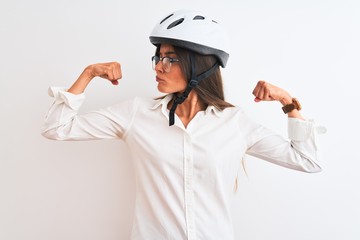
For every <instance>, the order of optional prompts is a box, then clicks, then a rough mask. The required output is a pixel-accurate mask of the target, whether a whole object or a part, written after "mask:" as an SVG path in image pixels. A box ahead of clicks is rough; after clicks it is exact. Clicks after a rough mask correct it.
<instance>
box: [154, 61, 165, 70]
mask: <svg viewBox="0 0 360 240" xmlns="http://www.w3.org/2000/svg"><path fill="white" fill-rule="evenodd" d="M160 64H161V65H160ZM162 64H163V62H162V61H159V62H158V63H157V64H156V65H155V71H156V72H164V68H163V65H162Z"/></svg>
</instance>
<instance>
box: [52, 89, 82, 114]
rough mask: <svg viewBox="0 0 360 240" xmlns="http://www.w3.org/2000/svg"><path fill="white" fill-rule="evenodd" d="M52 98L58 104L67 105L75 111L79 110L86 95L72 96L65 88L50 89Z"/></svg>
mask: <svg viewBox="0 0 360 240" xmlns="http://www.w3.org/2000/svg"><path fill="white" fill-rule="evenodd" d="M48 94H49V96H50V97H53V98H55V101H56V102H57V103H65V104H66V105H67V106H69V107H70V108H71V109H73V110H79V108H80V106H81V105H82V103H83V102H84V100H85V94H84V93H81V94H72V93H69V92H67V89H66V88H64V87H50V88H49V90H48Z"/></svg>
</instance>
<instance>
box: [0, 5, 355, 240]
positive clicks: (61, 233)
mask: <svg viewBox="0 0 360 240" xmlns="http://www.w3.org/2000/svg"><path fill="white" fill-rule="evenodd" d="M183 8H186V9H203V10H205V11H207V12H209V13H212V14H213V15H214V16H216V18H217V19H218V20H219V21H220V22H223V23H224V24H225V25H226V26H227V28H228V30H229V33H230V36H231V42H232V51H231V54H230V55H231V56H230V59H229V64H228V66H227V68H226V69H224V70H223V75H224V80H225V87H226V96H227V99H228V100H229V101H230V102H232V103H234V104H236V105H239V106H241V107H242V108H243V109H244V110H245V111H246V112H247V114H248V115H250V116H251V117H252V118H254V119H256V120H257V121H259V122H260V123H262V124H264V125H266V126H268V127H270V128H272V129H273V130H275V131H277V132H279V133H280V134H284V135H285V134H286V116H284V114H283V113H282V112H281V109H280V104H278V103H269V102H266V103H255V102H254V101H253V96H252V94H251V92H252V89H253V87H254V86H255V84H256V82H257V81H258V80H259V79H265V80H267V81H269V82H272V83H274V84H276V85H279V86H280V87H283V88H284V89H286V90H287V91H289V92H290V93H291V94H292V95H293V96H296V97H298V98H299V99H300V100H301V103H302V105H303V111H302V113H303V115H304V116H305V117H307V118H314V119H315V120H316V121H317V122H318V123H319V124H321V125H324V126H326V128H327V129H328V132H327V134H325V135H320V136H319V141H320V147H321V157H322V161H323V168H324V169H323V172H321V173H317V174H306V173H301V172H296V171H292V170H288V169H285V168H281V167H278V166H275V165H272V164H269V163H267V162H264V161H261V160H258V159H255V158H246V159H245V165H246V171H247V176H246V175H245V173H244V171H243V172H241V173H240V174H241V175H240V179H239V180H240V182H239V189H238V192H237V194H236V199H235V201H234V207H233V215H234V223H235V231H236V239H241V240H246V239H248V240H263V239H271V240H289V239H291V240H312V239H314V240H320V239H321V240H322V239H326V240H339V239H341V240H358V239H360V208H359V203H360V190H359V189H360V188H359V182H360V176H359V175H360V174H358V172H359V168H360V163H359V160H360V158H359V155H358V149H359V143H360V141H359V135H360V131H359V130H360V129H359V124H358V122H359V120H358V118H359V113H358V112H359V107H358V106H359V100H358V98H357V95H358V86H359V81H360V79H359V63H360V60H359V58H360V47H359V45H360V44H359V43H360V33H359V31H360V2H359V1H357V0H353V1H351V0H338V1H335V0H301V1H300V0H298V1H296V0H272V1H268V0H239V1H209V0H202V1H187V0H178V1H169V0H167V1H165V0H152V1H146V0H144V1H120V0H117V1H115V0H101V1H100V0H98V1H94V0H62V1H46V0H31V1H26V0H23V1H21V0H1V2H0V36H1V37H0V121H1V124H0V141H1V144H0V239H1V240H64V239H66V240H103V239H106V240H119V239H129V234H130V227H131V221H132V216H133V215H132V209H133V203H134V189H133V188H134V182H133V181H134V178H133V177H134V176H133V172H132V165H131V159H129V154H128V152H127V149H126V148H125V145H124V144H123V143H122V142H120V141H88V142H56V141H50V140H47V139H45V138H43V137H42V136H41V135H40V131H41V125H42V122H43V118H44V115H45V113H46V111H47V109H48V108H49V106H50V105H51V103H52V99H51V98H49V97H48V96H47V89H48V87H49V86H66V87H67V86H70V85H71V83H72V82H73V81H74V80H75V79H76V78H77V76H78V75H79V74H80V73H81V72H82V70H83V69H84V67H86V66H87V65H89V64H91V63H96V62H107V61H119V62H121V64H122V70H123V79H122V81H121V83H120V85H119V86H116V87H114V86H112V85H111V84H109V83H108V82H105V81H102V80H100V79H99V80H94V81H93V82H92V83H91V85H90V86H89V88H88V89H87V92H86V94H87V101H86V103H85V105H84V107H83V109H82V111H87V110H90V109H94V108H99V107H104V106H107V105H110V104H114V103H116V102H119V101H122V100H124V99H127V98H130V97H133V96H136V95H141V96H158V95H159V93H158V92H157V90H156V82H155V80H154V73H153V71H152V69H151V64H150V57H151V56H152V55H153V53H154V47H153V46H152V45H151V44H150V43H149V40H148V35H149V33H150V32H151V30H152V28H153V26H154V24H155V23H156V22H157V21H158V20H159V19H160V18H161V17H163V16H164V15H166V14H167V13H169V12H171V11H173V10H177V9H183Z"/></svg>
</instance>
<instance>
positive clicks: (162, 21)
mask: <svg viewBox="0 0 360 240" xmlns="http://www.w3.org/2000/svg"><path fill="white" fill-rule="evenodd" d="M172 15H174V14H170V15H169V16H167V17H166V18H164V19H163V20H161V22H160V24H162V23H163V22H165V21H166V20H167V19H168V18H169V17H171V16H172Z"/></svg>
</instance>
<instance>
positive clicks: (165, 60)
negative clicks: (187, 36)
mask: <svg viewBox="0 0 360 240" xmlns="http://www.w3.org/2000/svg"><path fill="white" fill-rule="evenodd" d="M151 61H152V68H153V69H154V70H155V68H156V65H157V64H158V63H159V62H160V61H161V62H162V68H163V70H164V71H165V72H167V73H168V72H170V69H171V64H172V63H173V62H179V59H177V58H171V57H159V56H153V57H152V58H151Z"/></svg>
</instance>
